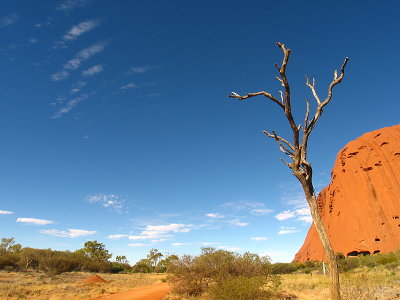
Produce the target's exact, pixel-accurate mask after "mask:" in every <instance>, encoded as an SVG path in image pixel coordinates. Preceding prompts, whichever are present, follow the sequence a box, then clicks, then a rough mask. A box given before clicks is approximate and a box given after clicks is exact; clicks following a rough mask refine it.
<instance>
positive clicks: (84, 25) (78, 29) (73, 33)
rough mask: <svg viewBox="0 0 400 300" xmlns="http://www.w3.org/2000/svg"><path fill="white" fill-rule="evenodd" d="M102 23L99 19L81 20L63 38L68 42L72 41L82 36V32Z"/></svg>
mask: <svg viewBox="0 0 400 300" xmlns="http://www.w3.org/2000/svg"><path fill="white" fill-rule="evenodd" d="M99 24H100V22H99V21H97V20H88V21H84V22H81V23H79V24H77V25H74V26H72V28H71V29H70V30H69V31H68V32H67V33H66V34H65V35H64V36H63V40H64V41H67V42H71V41H73V40H75V39H77V38H78V37H80V36H81V35H82V34H84V33H86V32H89V31H91V30H93V29H95V28H96V27H98V26H99Z"/></svg>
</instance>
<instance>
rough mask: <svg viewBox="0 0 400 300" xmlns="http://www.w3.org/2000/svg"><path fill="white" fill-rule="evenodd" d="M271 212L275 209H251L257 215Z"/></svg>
mask: <svg viewBox="0 0 400 300" xmlns="http://www.w3.org/2000/svg"><path fill="white" fill-rule="evenodd" d="M271 212H273V210H272V209H268V208H254V209H252V210H251V211H250V213H251V214H252V215H256V216H261V215H267V214H269V213H271Z"/></svg>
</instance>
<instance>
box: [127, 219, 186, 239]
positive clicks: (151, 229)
mask: <svg viewBox="0 0 400 300" xmlns="http://www.w3.org/2000/svg"><path fill="white" fill-rule="evenodd" d="M189 227H191V225H187V224H174V223H172V224H168V225H147V226H146V228H145V229H144V230H143V231H142V232H141V233H140V235H131V236H129V239H130V240H154V241H161V240H160V239H162V240H165V238H168V237H171V236H172V233H184V232H189V231H191V229H190V228H189Z"/></svg>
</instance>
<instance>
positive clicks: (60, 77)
mask: <svg viewBox="0 0 400 300" xmlns="http://www.w3.org/2000/svg"><path fill="white" fill-rule="evenodd" d="M68 76H69V72H67V71H65V70H61V71H58V72H56V73H54V74H52V75H51V77H50V78H51V80H52V81H60V80H63V79H66V78H68Z"/></svg>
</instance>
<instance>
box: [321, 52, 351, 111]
mask: <svg viewBox="0 0 400 300" xmlns="http://www.w3.org/2000/svg"><path fill="white" fill-rule="evenodd" d="M348 61H349V58H348V57H346V58H345V59H344V62H343V64H342V66H341V68H340V76H339V77H337V71H336V70H335V72H334V75H333V81H332V82H331V84H330V85H329V87H328V96H327V97H326V98H325V100H324V102H322V104H321V106H322V107H321V108H323V107H324V106H325V105H327V104H328V103H329V101H330V100H331V98H332V89H333V87H334V86H335V85H337V84H338V83H340V82H341V81H342V79H343V77H344V69H345V68H346V65H347V62H348Z"/></svg>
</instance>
